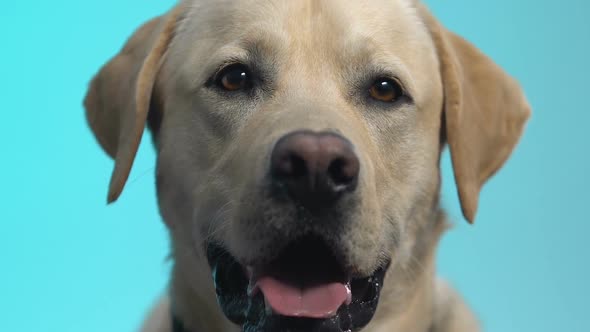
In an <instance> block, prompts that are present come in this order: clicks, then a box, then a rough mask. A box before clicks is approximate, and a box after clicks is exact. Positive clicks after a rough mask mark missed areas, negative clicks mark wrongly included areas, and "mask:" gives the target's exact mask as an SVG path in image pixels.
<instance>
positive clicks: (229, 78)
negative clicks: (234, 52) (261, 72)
mask: <svg viewBox="0 0 590 332" xmlns="http://www.w3.org/2000/svg"><path fill="white" fill-rule="evenodd" d="M250 81H251V78H250V73H249V71H248V68H246V66H244V65H242V64H233V65H229V66H227V67H225V68H223V69H222V70H221V72H220V73H219V74H218V75H217V79H216V84H217V86H219V87H220V88H222V89H224V90H226V91H238V90H244V89H247V88H248V87H249V85H250Z"/></svg>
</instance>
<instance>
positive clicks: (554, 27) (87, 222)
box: [0, 0, 590, 332]
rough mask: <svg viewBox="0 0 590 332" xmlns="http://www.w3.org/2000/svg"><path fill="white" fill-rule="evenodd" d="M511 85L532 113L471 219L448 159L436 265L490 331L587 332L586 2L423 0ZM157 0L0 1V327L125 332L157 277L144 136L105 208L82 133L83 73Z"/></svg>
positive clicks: (95, 150) (164, 1) (157, 227)
mask: <svg viewBox="0 0 590 332" xmlns="http://www.w3.org/2000/svg"><path fill="white" fill-rule="evenodd" d="M427 2H428V4H429V5H430V6H431V8H432V9H433V11H434V12H435V14H436V15H437V16H438V17H439V19H441V20H442V21H443V22H444V24H445V25H447V26H448V27H449V28H450V29H452V30H454V31H456V32H458V33H459V34H461V35H463V36H465V37H466V38H467V39H469V40H471V41H472V42H473V43H475V44H476V45H477V46H478V47H480V48H481V49H482V50H483V51H484V52H485V53H487V54H489V55H490V56H491V57H492V58H493V59H495V60H496V62H498V63H499V64H500V65H501V66H502V67H504V68H505V69H506V70H507V71H508V72H510V73H511V74H512V75H514V76H515V77H516V78H518V80H519V81H520V82H521V83H522V85H523V87H524V89H525V90H526V92H527V94H528V98H529V100H530V102H531V104H532V106H533V110H534V115H533V117H532V120H531V121H530V123H529V125H528V128H527V131H526V134H525V136H524V138H523V140H522V141H521V144H520V145H519V146H518V149H517V151H516V152H515V153H514V155H513V157H512V159H510V161H509V162H508V164H507V165H506V166H505V167H504V168H503V170H502V171H501V172H500V173H499V174H498V175H497V176H496V177H495V178H494V179H493V180H492V181H491V182H490V183H489V184H488V185H487V186H486V187H485V189H484V190H483V193H482V196H481V205H480V210H479V214H478V219H477V222H476V224H475V225H474V226H469V225H467V223H465V222H464V221H463V220H462V218H461V214H460V210H459V204H458V201H457V198H456V193H455V186H454V183H453V177H452V172H451V168H450V163H449V160H448V156H446V157H445V158H444V160H443V173H444V188H443V201H444V205H445V206H446V208H447V210H448V212H449V215H450V216H451V218H452V219H453V220H454V224H455V227H454V229H452V230H451V231H450V232H448V233H447V234H446V236H445V237H444V240H443V241H442V244H441V247H440V251H439V255H438V271H439V273H440V275H441V276H443V277H445V278H447V279H448V280H450V281H451V283H452V284H453V285H455V286H456V287H457V288H458V289H459V290H460V291H461V293H462V294H464V296H465V298H466V299H467V301H468V302H469V303H470V305H471V306H472V307H473V308H474V310H475V311H476V312H477V314H478V315H479V317H480V318H481V320H482V323H483V326H484V327H485V330H486V331H490V332H555V331H568V332H588V331H590V313H589V308H590V306H589V302H590V301H589V298H590V266H589V262H590V258H589V257H588V256H589V255H588V253H589V249H588V242H589V240H588V239H589V237H590V218H589V214H590V209H589V205H590V193H589V192H590V175H589V173H590V165H589V164H590V147H589V145H590V144H589V143H590V134H589V133H588V132H589V130H590V108H589V107H588V99H586V98H587V97H588V96H590V92H589V89H590V84H589V82H588V79H589V74H590V65H589V61H590V18H589V16H590V2H588V1H586V0H563V1H549V0H518V1H514V0H496V1H483V0H430V1H427ZM172 5H173V1H172V0H160V1H154V0H152V1H146V0H101V1H80V0H50V1H39V0H29V1H2V3H1V4H0V31H1V33H0V34H1V36H2V41H1V46H2V47H1V52H0V97H1V98H0V111H1V118H0V146H1V149H0V153H1V157H0V158H1V162H0V180H1V181H0V186H1V189H0V262H1V267H0V269H1V270H0V330H1V331H7V332H8V331H26V332H28V331H31V332H33V331H34V332H41V331H43V332H44V331H50V332H54V331H55V332H79V331H85V332H92V331H96V332H105V331H109V332H111V331H113V332H118V331H134V330H136V329H137V327H138V325H139V324H140V322H141V320H142V318H143V316H144V314H145V312H146V310H147V309H148V308H149V307H150V305H151V304H152V302H153V301H154V299H155V298H156V297H157V296H158V294H160V293H161V292H162V291H163V290H164V289H165V287H166V282H167V275H168V272H169V269H170V263H169V262H168V261H167V260H166V258H167V249H168V239H167V235H166V231H165V228H164V226H163V223H162V222H161V220H160V217H159V213H158V210H157V207H156V199H155V190H154V177H153V173H154V160H155V155H154V151H153V148H152V146H151V143H150V141H149V140H144V142H143V144H142V146H141V149H140V152H139V155H138V159H137V162H136V164H135V166H134V169H133V172H132V174H131V177H130V181H129V183H128V186H127V188H126V191H125V193H124V195H123V196H122V198H121V199H120V201H119V202H118V203H116V204H114V205H112V206H106V204H105V201H106V190H107V184H108V180H109V175H110V171H111V168H112V166H113V164H112V161H111V160H110V159H109V158H108V157H107V156H106V155H105V154H104V153H103V152H102V151H101V150H100V149H99V147H98V145H97V144H96V143H95V140H94V137H92V136H91V134H90V131H89V130H88V128H87V126H86V123H85V119H84V116H83V109H82V98H83V95H84V93H85V89H86V86H87V83H88V81H89V79H90V78H91V77H92V75H94V73H95V72H96V71H97V70H98V68H99V67H100V66H101V65H102V64H103V63H104V62H105V61H106V60H107V59H108V58H109V57H111V56H112V55H114V54H115V52H117V50H118V49H119V48H120V47H121V46H122V44H123V42H124V41H125V39H126V38H127V37H128V36H129V35H130V34H131V32H132V31H133V30H134V29H135V28H136V27H137V26H138V25H139V24H140V23H142V22H143V21H145V20H147V19H148V18H151V17H153V16H155V15H157V14H160V13H162V12H164V11H165V10H167V9H168V8H170V7H171V6H172Z"/></svg>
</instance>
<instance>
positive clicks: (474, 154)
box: [418, 5, 531, 223]
mask: <svg viewBox="0 0 590 332" xmlns="http://www.w3.org/2000/svg"><path fill="white" fill-rule="evenodd" d="M418 8H419V11H420V12H421V14H422V17H423V19H424V21H425V23H426V25H427V27H428V29H429V30H430V33H431V35H432V38H433V40H434V43H435V46H436V48H437V51H438V57H439V61H440V71H441V77H442V83H443V89H444V98H445V101H444V122H445V127H444V128H443V130H445V136H446V139H447V143H448V145H449V149H450V152H451V159H452V163H453V170H454V174H455V181H456V184H457V189H458V191H459V198H460V200H461V208H462V210H463V215H464V217H465V218H466V219H467V220H468V221H469V222H470V223H473V222H474V219H475V214H476V211H477V205H478V200H479V192H480V190H481V188H482V186H483V185H484V183H485V182H486V181H487V180H488V179H489V178H490V177H491V176H492V175H494V173H495V172H496V171H498V169H500V167H501V166H502V165H503V164H504V162H505V161H506V160H507V159H508V157H509V156H510V154H511V152H512V150H513V149H514V147H515V146H516V144H517V142H518V140H519V138H520V136H521V135H522V132H523V129H524V125H525V123H526V121H527V119H528V118H529V116H530V113H531V111H530V107H529V104H528V102H527V101H526V98H525V96H524V94H523V92H522V90H521V88H520V87H519V85H518V83H517V82H516V81H515V80H514V79H512V78H511V77H510V76H508V75H507V74H506V73H505V72H504V71H503V70H502V69H501V68H499V67H498V66H497V65H496V64H495V63H494V62H493V61H492V60H491V59H489V58H488V57H487V56H485V55H484V54H482V53H481V52H480V51H479V50H478V49H477V48H476V47H475V46H473V45H471V44H470V43H468V42H467V41H465V40H464V39H463V38H461V37H459V36H457V35H455V34H454V33H452V32H450V31H448V30H447V29H445V28H444V27H443V26H442V25H441V24H440V23H439V22H438V21H437V20H436V19H435V18H434V17H433V16H432V15H431V14H430V12H429V11H428V10H427V9H426V8H425V7H424V6H423V5H418Z"/></svg>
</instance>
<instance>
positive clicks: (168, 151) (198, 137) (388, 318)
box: [85, 0, 530, 332]
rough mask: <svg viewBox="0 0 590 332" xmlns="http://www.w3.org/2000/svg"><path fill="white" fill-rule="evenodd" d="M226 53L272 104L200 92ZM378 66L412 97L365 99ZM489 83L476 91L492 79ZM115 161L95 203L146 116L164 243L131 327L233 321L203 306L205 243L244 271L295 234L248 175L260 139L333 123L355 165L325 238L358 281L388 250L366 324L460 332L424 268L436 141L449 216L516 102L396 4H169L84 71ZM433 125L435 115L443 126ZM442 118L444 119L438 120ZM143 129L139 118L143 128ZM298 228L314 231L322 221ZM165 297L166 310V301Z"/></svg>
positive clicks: (156, 330)
mask: <svg viewBox="0 0 590 332" xmlns="http://www.w3.org/2000/svg"><path fill="white" fill-rule="evenodd" d="M228 59H233V60H235V59H239V60H240V61H244V62H248V61H251V62H257V64H258V65H260V66H261V67H262V68H263V69H264V70H266V71H267V72H268V75H269V77H271V79H269V82H270V83H269V84H270V85H271V88H272V89H271V90H272V91H273V94H272V97H271V96H269V95H265V94H264V93H263V92H261V94H260V95H259V96H258V98H251V99H241V100H239V101H236V100H234V99H231V98H227V97H224V96H220V95H219V94H218V93H216V92H214V91H212V90H211V89H210V88H208V87H207V86H206V82H207V80H208V78H209V77H210V76H211V75H212V73H213V72H214V71H215V69H216V68H217V67H218V66H219V65H220V64H221V63H223V62H226V61H228ZM371 71H386V72H390V73H393V74H394V75H395V76H396V77H397V78H399V80H400V81H402V84H403V85H404V86H405V88H406V89H407V91H408V92H409V93H410V94H411V96H412V100H411V102H408V103H404V104H400V105H397V106H391V107H390V108H388V109H386V108H384V107H382V106H377V105H373V104H367V103H365V102H363V101H362V100H361V98H360V97H359V94H362V89H359V88H358V86H357V85H355V84H354V82H359V81H362V80H363V79H364V76H363V75H370V73H371ZM490 82H492V83H493V84H492V83H490ZM85 105H86V108H87V115H88V119H89V122H90V125H91V127H92V129H93V131H94V132H95V134H96V136H97V138H98V140H99V142H100V144H101V145H102V146H103V147H104V148H105V150H106V151H107V152H108V153H109V154H110V155H111V156H113V157H115V159H116V167H115V171H114V174H113V180H112V182H111V188H110V196H109V200H115V199H116V198H117V197H118V195H119V194H120V192H121V191H122V189H123V186H124V184H125V179H126V177H127V174H128V170H129V169H130V167H131V165H132V162H133V158H134V156H135V152H136V149H137V146H136V144H137V143H138V139H139V138H138V137H140V136H141V131H142V130H143V127H144V122H145V117H146V115H147V114H148V111H149V112H150V114H151V115H158V116H156V118H161V119H160V120H156V122H157V128H155V129H154V128H153V129H154V138H155V145H156V148H157V152H158V166H157V185H158V201H159V206H160V211H161V214H162V217H163V219H164V221H165V223H166V225H167V226H168V228H169V231H170V236H171V239H172V257H173V259H174V263H175V265H174V269H173V273H172V276H171V282H170V291H169V295H166V296H164V297H163V299H162V300H161V301H160V302H159V304H158V305H157V306H156V307H155V309H154V310H153V312H151V313H150V314H149V316H148V319H147V321H146V323H145V324H144V327H143V329H142V331H145V332H163V331H169V330H170V326H169V325H170V310H171V306H173V309H174V311H175V312H176V314H177V315H178V316H179V317H181V318H182V320H183V321H184V323H185V324H186V325H187V327H189V328H191V329H193V330H194V331H209V332H216V331H219V332H222V331H223V332H226V331H238V328H237V327H236V326H233V325H232V324H231V323H230V322H229V321H227V319H226V318H225V317H224V316H223V315H222V313H221V311H220V310H219V309H218V307H217V303H216V299H215V293H214V289H213V282H212V280H211V276H210V271H209V267H208V265H207V262H206V259H205V257H204V253H203V246H202V245H203V243H204V242H205V241H207V240H211V239H214V240H216V241H219V242H221V243H223V244H224V245H226V246H227V248H228V250H229V251H230V252H231V253H232V255H234V256H235V257H236V258H237V259H238V260H240V262H241V263H243V264H247V263H248V262H251V261H252V260H255V259H258V258H260V257H263V256H265V255H271V254H272V252H273V251H276V248H269V247H268V245H269V243H270V242H269V240H270V239H271V236H273V235H272V233H271V232H270V231H269V230H270V229H274V230H276V229H279V230H281V232H282V233H283V234H285V236H286V237H290V236H294V234H296V233H297V232H299V231H300V230H299V229H297V228H296V227H295V226H294V223H293V212H292V211H289V210H285V209H279V208H277V207H276V206H274V205H273V203H272V202H271V201H269V200H267V199H265V198H264V197H265V196H264V195H263V193H262V192H260V189H259V188H260V186H259V183H261V181H262V179H263V178H264V175H265V172H266V170H267V167H266V162H267V160H268V159H267V156H268V153H269V152H270V149H271V147H272V146H273V144H274V142H276V140H277V139H278V138H280V137H281V136H283V135H285V134H287V133H289V132H291V131H293V130H297V129H303V128H305V129H312V130H335V131H337V132H339V133H340V134H342V135H343V136H345V137H347V138H348V139H349V140H350V141H351V142H352V143H353V144H354V146H355V148H356V151H357V154H358V156H359V159H360V162H361V165H362V168H361V176H360V179H361V180H360V182H359V186H358V189H357V192H356V197H355V198H356V201H355V202H356V203H355V204H354V207H353V208H351V209H350V211H348V212H349V213H347V215H346V216H345V217H344V218H343V219H344V225H345V226H343V229H342V231H341V232H340V233H339V234H338V235H335V236H334V237H333V238H331V240H332V241H333V242H334V243H335V244H336V245H337V246H338V247H339V248H340V249H341V250H342V251H343V252H345V253H346V254H345V257H346V263H347V264H348V265H350V266H353V267H354V268H355V270H356V271H357V272H358V273H359V274H368V273H371V272H372V271H373V270H374V269H375V268H376V266H377V265H378V264H379V263H380V262H381V261H383V259H384V258H385V257H384V256H389V257H391V259H392V262H393V263H392V266H391V268H390V270H389V271H388V273H387V276H386V285H385V287H384V289H383V291H382V294H381V301H380V306H379V309H378V311H377V313H376V315H375V318H374V319H373V321H372V322H371V323H370V325H369V326H367V327H366V329H364V331H367V332H381V331H383V332H386V331H387V332H389V331H404V332H414V331H415V332H473V331H477V330H478V327H477V321H476V319H475V318H474V317H473V315H472V314H471V312H470V311H469V309H468V308H467V306H466V305H465V304H464V303H463V301H462V300H461V298H460V297H459V296H458V295H457V294H456V293H455V292H454V291H453V290H452V289H451V288H450V287H449V286H448V285H447V284H445V283H444V282H442V281H439V280H437V279H436V277H435V263H434V261H435V259H434V257H435V248H436V245H437V243H438V240H439V237H440V235H441V234H442V233H443V232H444V230H445V228H446V225H447V224H446V221H445V217H444V214H443V212H442V211H441V210H440V208H439V205H438V204H439V190H440V170H439V159H440V153H441V149H442V147H443V144H445V143H448V144H449V147H450V150H451V155H452V158H453V165H454V170H455V176H456V181H457V186H458V188H459V193H460V197H461V204H462V207H463V211H464V215H465V217H466V219H468V220H469V221H473V219H474V218H475V212H476V208H477V203H478V202H477V199H478V197H477V196H478V193H479V190H480V188H481V186H483V184H484V183H485V181H487V180H488V178H489V177H491V176H492V175H493V173H494V172H496V171H497V170H498V169H499V168H500V166H501V165H502V164H503V162H504V161H505V160H506V159H507V158H508V156H509V154H510V153H511V151H512V149H513V147H514V145H515V144H516V143H517V141H518V138H519V137H520V135H521V133H522V130H523V128H524V124H525V122H526V119H527V118H528V116H529V113H530V110H529V107H528V104H527V103H526V99H525V98H524V95H523V94H522V91H521V90H520V88H519V87H518V85H517V84H516V82H514V81H513V80H512V79H511V78H510V77H509V76H508V75H506V74H505V73H504V72H503V71H502V70H501V69H499V68H498V67H497V66H496V65H495V64H494V63H493V62H492V61H491V60H490V59H489V58H487V57H485V56H484V55H483V54H481V53H480V52H479V51H478V50H477V49H475V47H473V46H472V45H470V44H469V43H467V42H466V41H464V40H463V39H461V38H460V37H458V36H456V35H454V34H453V33H451V32H449V31H447V30H446V29H445V28H444V27H442V26H441V25H440V24H439V22H438V21H437V20H436V19H434V18H433V17H432V16H431V14H430V13H429V12H428V10H427V9H426V8H425V7H424V6H423V5H422V4H420V3H419V2H417V1H409V0H372V1H368V0H358V1H337V0H323V1H317V0H300V1H284V0H265V1H260V0H237V1H234V0H232V1H230V0H185V1H181V2H180V3H179V4H178V5H177V6H176V7H175V8H174V9H173V10H171V12H170V13H168V14H166V15H164V16H162V17H160V18H156V19H154V20H152V21H150V22H148V23H146V25H144V26H143V27H142V28H141V29H139V30H138V31H137V32H136V33H135V34H134V36H133V37H132V38H131V39H130V41H129V42H128V44H127V45H126V47H125V48H124V49H123V50H122V51H121V53H120V54H119V55H117V56H116V57H115V58H114V59H112V60H111V61H110V62H109V63H108V64H107V65H106V66H105V67H104V68H103V69H102V70H101V72H100V73H99V74H98V75H97V77H96V78H95V79H94V80H93V82H92V84H91V86H90V89H89V92H88V96H87V98H86V102H85ZM441 119H444V120H445V121H444V122H442V121H441ZM443 123H444V124H445V125H446V126H443ZM152 125H153V124H152ZM313 227H314V231H317V232H328V231H329V230H325V229H321V226H313ZM172 303H173V304H172Z"/></svg>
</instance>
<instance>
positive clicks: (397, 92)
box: [369, 78, 403, 103]
mask: <svg viewBox="0 0 590 332" xmlns="http://www.w3.org/2000/svg"><path fill="white" fill-rule="evenodd" d="M369 93H370V94H371V97H372V98H374V99H376V100H379V101H382V102H386V103H391V102H394V101H396V100H398V99H399V98H400V97H401V96H402V94H403V90H402V87H401V86H400V85H399V83H398V82H396V81H395V80H392V79H388V78H387V79H386V78H380V79H377V80H376V81H375V83H373V85H372V86H371V88H370V89H369Z"/></svg>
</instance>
